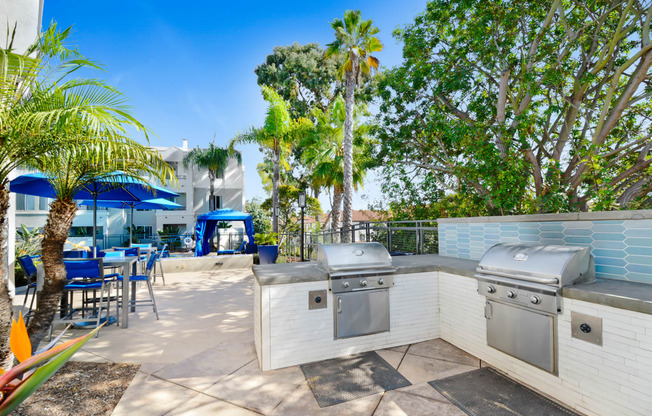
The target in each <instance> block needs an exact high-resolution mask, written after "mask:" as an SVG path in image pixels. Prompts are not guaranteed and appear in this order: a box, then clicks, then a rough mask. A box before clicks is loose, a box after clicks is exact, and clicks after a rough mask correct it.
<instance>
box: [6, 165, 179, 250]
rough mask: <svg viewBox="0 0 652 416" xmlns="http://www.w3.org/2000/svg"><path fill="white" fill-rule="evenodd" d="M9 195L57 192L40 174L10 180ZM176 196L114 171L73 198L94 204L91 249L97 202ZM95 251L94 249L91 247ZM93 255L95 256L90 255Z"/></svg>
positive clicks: (94, 232) (49, 194)
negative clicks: (89, 200)
mask: <svg viewBox="0 0 652 416" xmlns="http://www.w3.org/2000/svg"><path fill="white" fill-rule="evenodd" d="M9 189H10V190H11V192H16V193H19V194H27V195H35V196H42V197H46V198H56V197H57V195H56V192H55V191H54V188H53V187H52V184H51V183H50V181H49V180H48V178H47V176H45V175H44V174H43V173H40V172H39V173H28V174H25V175H21V176H19V177H17V178H16V179H14V180H12V181H11V182H10V184H9ZM176 196H179V194H178V193H176V192H172V191H169V190H167V189H165V188H162V187H160V186H156V185H152V184H149V183H147V182H145V181H143V180H140V179H135V178H132V177H129V176H126V175H125V174H124V173H122V172H117V171H116V172H113V173H110V174H108V175H106V176H104V177H102V178H98V179H97V180H95V181H93V182H90V183H88V184H86V185H82V186H80V187H79V190H78V191H77V193H75V196H74V197H73V198H74V199H78V200H79V199H92V200H93V201H94V205H93V247H97V243H96V241H95V239H96V237H97V236H96V223H97V204H96V202H97V200H98V199H100V197H101V199H102V200H112V201H133V202H136V201H142V200H147V199H152V198H170V197H176ZM94 250H95V248H94ZM93 255H95V253H93Z"/></svg>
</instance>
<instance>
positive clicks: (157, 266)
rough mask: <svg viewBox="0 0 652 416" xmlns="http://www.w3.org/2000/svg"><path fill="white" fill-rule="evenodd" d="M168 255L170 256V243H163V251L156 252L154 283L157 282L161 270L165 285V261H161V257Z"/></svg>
mask: <svg viewBox="0 0 652 416" xmlns="http://www.w3.org/2000/svg"><path fill="white" fill-rule="evenodd" d="M166 254H167V256H166ZM166 257H170V252H169V251H168V245H167V244H163V248H162V249H161V251H159V252H158V253H157V254H156V264H154V283H156V276H158V274H159V272H160V273H161V278H162V279H163V286H165V274H164V273H163V262H162V261H161V258H166Z"/></svg>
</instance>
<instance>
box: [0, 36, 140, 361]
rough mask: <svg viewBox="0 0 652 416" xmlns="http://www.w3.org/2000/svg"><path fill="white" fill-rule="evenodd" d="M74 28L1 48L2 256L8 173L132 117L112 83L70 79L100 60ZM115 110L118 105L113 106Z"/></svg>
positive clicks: (1, 269) (3, 354)
mask: <svg viewBox="0 0 652 416" xmlns="http://www.w3.org/2000/svg"><path fill="white" fill-rule="evenodd" d="M70 30H71V28H68V29H65V30H62V31H60V30H58V29H57V26H56V24H52V25H50V27H49V28H48V29H47V30H46V31H45V32H44V33H43V34H41V36H39V38H38V39H37V40H36V41H35V42H34V44H33V45H31V46H30V47H28V48H27V50H26V51H25V53H24V54H18V53H15V52H14V51H13V50H12V43H13V42H12V41H10V42H9V46H8V47H7V48H6V49H0V230H1V231H0V259H5V258H6V240H7V235H6V219H7V210H8V208H9V190H8V182H9V174H10V172H11V171H12V170H14V169H15V168H16V167H18V166H21V165H23V164H25V163H27V162H28V161H31V160H33V158H35V157H36V156H38V155H41V154H43V153H44V152H46V151H48V150H50V149H53V148H56V147H58V146H62V145H64V144H65V143H67V142H68V141H70V140H71V137H73V138H74V137H76V136H77V135H79V134H83V135H100V134H101V135H105V136H107V137H110V136H112V135H115V134H118V133H120V132H121V131H122V127H121V126H122V124H123V122H125V121H126V122H129V121H131V120H133V119H132V118H131V116H129V115H128V114H127V113H123V111H122V109H119V108H112V107H111V106H110V105H107V102H106V101H105V100H106V99H107V98H108V97H112V96H113V90H112V88H110V87H108V86H106V85H105V84H103V83H102V82H100V81H97V80H71V79H70V75H71V74H73V73H74V72H75V71H77V70H79V69H81V68H94V69H97V68H99V66H98V65H97V64H96V63H94V62H92V61H90V60H89V59H87V58H85V57H84V56H82V55H81V54H80V53H79V52H78V51H77V49H74V48H69V47H67V46H66V42H67V39H68V36H69V34H70ZM114 110H115V111H114ZM6 267H7V265H6V263H5V262H4V261H0V363H1V364H2V368H9V367H10V366H11V357H12V355H11V352H10V348H9V333H10V328H11V319H12V313H13V312H12V311H13V308H12V301H11V298H10V296H9V293H8V291H7V278H6V276H7V274H6V271H7V269H6Z"/></svg>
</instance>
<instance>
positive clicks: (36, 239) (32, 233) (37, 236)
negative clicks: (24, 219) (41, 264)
mask: <svg viewBox="0 0 652 416" xmlns="http://www.w3.org/2000/svg"><path fill="white" fill-rule="evenodd" d="M16 234H17V235H18V237H20V241H18V240H17V241H16V258H18V257H22V256H35V255H37V254H40V253H41V242H42V241H43V234H41V229H40V228H38V227H35V228H32V229H31V230H30V229H29V228H27V227H26V226H25V224H20V229H19V230H16Z"/></svg>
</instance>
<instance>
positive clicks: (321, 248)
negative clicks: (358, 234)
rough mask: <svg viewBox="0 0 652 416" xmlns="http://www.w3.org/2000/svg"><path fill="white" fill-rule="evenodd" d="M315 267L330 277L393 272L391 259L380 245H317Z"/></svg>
mask: <svg viewBox="0 0 652 416" xmlns="http://www.w3.org/2000/svg"><path fill="white" fill-rule="evenodd" d="M317 265H318V266H319V267H321V268H322V269H324V270H326V273H328V275H329V276H330V277H341V276H347V275H352V274H368V273H391V272H394V270H395V269H394V267H393V266H392V257H391V256H390V255H389V252H388V251H387V249H386V248H385V247H384V246H383V245H382V244H380V243H351V244H318V245H317Z"/></svg>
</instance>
